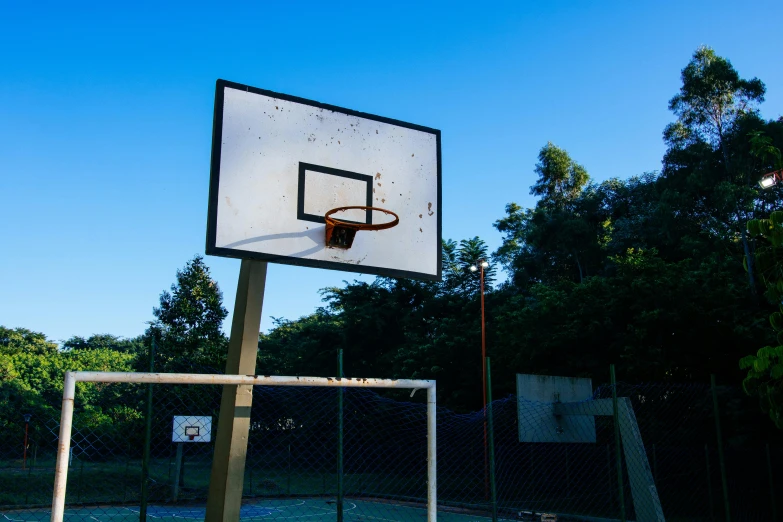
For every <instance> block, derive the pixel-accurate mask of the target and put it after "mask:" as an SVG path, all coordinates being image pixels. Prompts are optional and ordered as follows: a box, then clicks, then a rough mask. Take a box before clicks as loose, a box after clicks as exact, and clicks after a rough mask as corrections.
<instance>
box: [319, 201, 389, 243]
mask: <svg viewBox="0 0 783 522" xmlns="http://www.w3.org/2000/svg"><path fill="white" fill-rule="evenodd" d="M346 210H369V211H372V212H383V213H385V214H389V215H391V216H394V220H393V221H389V222H388V223H381V224H379V225H375V224H373V223H353V222H351V221H343V220H341V219H337V218H333V217H331V216H332V214H336V213H337V212H344V211H346ZM324 220H325V221H326V246H328V247H332V248H342V249H349V248H351V245H353V238H354V237H355V236H356V233H357V232H358V231H360V230H372V231H374V230H384V229H387V228H392V227H395V226H397V224H398V223H399V222H400V216H398V215H397V214H395V213H394V212H392V211H391V210H386V209H383V208H379V207H363V206H351V207H338V208H333V209H332V210H330V211H328V212H327V213H326V214H324Z"/></svg>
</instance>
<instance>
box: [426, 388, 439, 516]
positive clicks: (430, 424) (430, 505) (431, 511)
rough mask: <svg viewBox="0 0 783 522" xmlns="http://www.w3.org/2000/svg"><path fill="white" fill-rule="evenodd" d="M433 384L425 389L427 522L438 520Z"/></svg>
mask: <svg viewBox="0 0 783 522" xmlns="http://www.w3.org/2000/svg"><path fill="white" fill-rule="evenodd" d="M436 401H437V393H436V391H435V383H434V382H433V383H432V386H430V387H429V388H427V522H437V520H438V440H437V424H436V416H437V409H436Z"/></svg>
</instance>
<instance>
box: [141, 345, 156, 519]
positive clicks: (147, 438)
mask: <svg viewBox="0 0 783 522" xmlns="http://www.w3.org/2000/svg"><path fill="white" fill-rule="evenodd" d="M149 363H150V373H153V372H154V371H155V336H154V334H153V337H152V342H151V343H150V360H149ZM152 386H153V385H152V384H148V385H147V415H146V416H145V419H144V453H143V455H142V457H141V503H140V505H139V522H146V521H147V499H148V498H149V482H150V444H151V443H152Z"/></svg>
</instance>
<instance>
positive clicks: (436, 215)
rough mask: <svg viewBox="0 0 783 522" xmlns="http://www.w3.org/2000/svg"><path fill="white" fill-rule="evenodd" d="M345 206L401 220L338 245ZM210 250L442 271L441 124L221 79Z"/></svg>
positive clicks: (360, 267)
mask: <svg viewBox="0 0 783 522" xmlns="http://www.w3.org/2000/svg"><path fill="white" fill-rule="evenodd" d="M341 206H374V207H380V208H384V209H388V210H391V211H393V212H395V213H396V214H398V215H399V217H400V223H399V225H397V226H396V227H394V228H391V229H387V230H381V231H376V232H369V231H360V232H357V234H356V237H355V239H354V242H353V246H352V247H351V248H350V249H339V248H330V247H327V246H326V245H325V224H324V220H323V215H324V214H325V213H326V212H327V211H328V210H330V209H333V208H336V207H341ZM334 217H338V218H340V219H344V220H350V221H356V222H360V223H367V222H371V223H376V224H377V223H383V222H386V221H389V220H391V219H392V218H390V216H388V215H386V214H384V213H381V212H372V213H370V212H364V211H350V212H345V213H342V214H339V215H335V216H334ZM207 254H212V255H221V256H227V257H238V258H249V259H262V260H267V261H273V262H279V263H288V264H297V265H304V266H312V267H318V268H330V269H337V270H344V271H351V272H361V273H367V274H378V275H385V276H391V277H412V278H418V279H426V280H440V276H441V159H440V131H438V130H435V129H430V128H427V127H422V126H418V125H413V124H409V123H405V122H400V121H396V120H391V119H388V118H383V117H379V116H374V115H370V114H364V113H359V112H356V111H351V110H349V109H343V108H340V107H334V106H330V105H324V104H321V103H318V102H314V101H310V100H304V99H301V98H295V97H292V96H287V95H284V94H279V93H273V92H269V91H264V90H261V89H255V88H252V87H248V86H245V85H240V84H235V83H231V82H226V81H223V80H218V82H217V91H216V97H215V122H214V131H213V148H212V174H211V181H210V201H209V220H208V230H207Z"/></svg>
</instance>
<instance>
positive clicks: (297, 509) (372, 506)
mask: <svg viewBox="0 0 783 522" xmlns="http://www.w3.org/2000/svg"><path fill="white" fill-rule="evenodd" d="M343 512H344V515H345V520H348V521H357V522H358V521H361V520H365V521H367V522H407V521H411V522H419V521H422V522H423V521H426V520H427V510H426V509H425V508H424V507H418V506H411V505H402V504H394V503H387V502H372V501H367V500H349V499H346V500H345V504H344V508H343ZM204 514H205V507H204V505H203V504H201V505H189V506H170V505H150V506H149V507H148V508H147V518H148V520H150V521H154V522H158V521H160V522H186V521H198V520H204ZM50 516H51V511H50V510H48V509H40V510H18V511H16V510H15V511H5V512H0V522H47V521H48V520H49V518H50ZM240 518H241V519H242V520H247V521H252V520H261V519H263V520H266V521H272V520H289V519H304V520H307V521H312V522H320V521H323V522H327V521H329V522H332V521H335V520H336V519H337V510H336V505H335V503H334V500H333V499H323V498H308V499H287V500H271V499H269V500H263V501H259V502H252V503H243V505H242V509H241V511H240ZM138 520H139V507H138V506H101V505H97V506H85V507H80V508H69V509H66V510H65V516H64V522H138ZM438 520H442V521H444V522H469V521H471V520H480V521H482V522H485V521H486V520H489V517H485V516H481V515H474V514H468V513H454V512H449V511H438Z"/></svg>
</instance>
